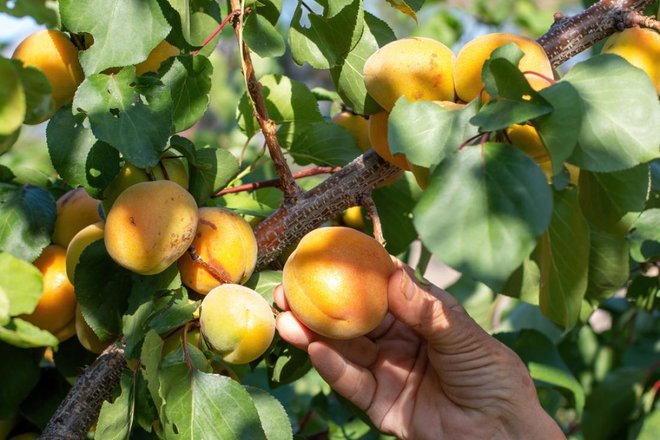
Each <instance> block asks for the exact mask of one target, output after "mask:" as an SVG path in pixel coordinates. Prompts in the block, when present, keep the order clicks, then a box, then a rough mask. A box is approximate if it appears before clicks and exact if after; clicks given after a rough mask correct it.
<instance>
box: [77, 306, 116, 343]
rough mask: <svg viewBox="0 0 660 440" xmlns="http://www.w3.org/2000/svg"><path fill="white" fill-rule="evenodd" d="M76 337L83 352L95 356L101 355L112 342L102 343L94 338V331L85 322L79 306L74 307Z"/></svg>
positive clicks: (97, 338) (96, 337)
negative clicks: (89, 352) (83, 348)
mask: <svg viewBox="0 0 660 440" xmlns="http://www.w3.org/2000/svg"><path fill="white" fill-rule="evenodd" d="M76 336H78V341H79V342H80V345H82V346H83V347H85V350H88V351H91V352H92V353H96V354H100V353H102V352H103V350H105V349H106V348H108V347H109V346H110V344H112V342H113V341H112V340H108V341H102V340H100V339H99V337H98V336H96V333H94V330H92V328H91V327H90V326H89V324H87V321H85V317H84V316H83V314H82V312H81V311H80V306H77V307H76Z"/></svg>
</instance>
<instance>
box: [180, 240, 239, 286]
mask: <svg viewBox="0 0 660 440" xmlns="http://www.w3.org/2000/svg"><path fill="white" fill-rule="evenodd" d="M188 254H189V255H190V258H192V260H193V262H194V263H195V264H199V265H200V266H202V267H203V268H204V269H206V271H207V272H208V273H210V274H211V276H212V277H213V278H215V279H216V280H218V281H220V282H221V283H223V284H231V283H232V282H233V281H232V279H231V276H230V275H229V274H228V273H227V271H225V270H224V269H223V268H222V267H214V266H211V265H210V264H209V263H207V262H206V261H204V259H203V258H202V257H201V256H200V255H199V254H198V253H197V250H196V249H195V246H190V247H189V248H188Z"/></svg>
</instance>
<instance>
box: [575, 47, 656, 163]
mask: <svg viewBox="0 0 660 440" xmlns="http://www.w3.org/2000/svg"><path fill="white" fill-rule="evenodd" d="M563 81H567V82H568V83H570V84H571V85H572V86H573V87H574V88H575V90H576V91H577V92H578V94H579V95H580V99H581V101H582V109H583V119H582V126H581V129H580V135H579V140H578V145H577V147H576V148H575V151H574V152H573V155H572V156H571V157H570V159H569V162H571V163H573V164H575V165H577V166H579V167H580V168H583V169H585V170H589V171H599V172H609V171H620V170H624V169H627V168H632V167H634V166H635V165H639V164H640V163H644V162H648V161H650V160H652V159H654V158H657V157H659V156H660V139H659V138H658V132H657V127H658V126H660V106H658V99H657V94H656V93H655V88H654V87H653V85H652V84H651V82H650V81H649V78H648V76H647V75H646V74H645V73H644V72H642V71H641V70H640V69H637V68H635V67H633V66H632V65H631V64H630V63H628V62H627V61H626V60H624V59H623V58H621V57H619V56H617V55H612V54H605V55H598V56H595V57H593V58H590V59H588V60H587V61H583V62H581V63H579V64H576V65H575V66H574V67H573V68H572V69H571V70H570V71H569V72H568V74H566V76H565V77H564V79H563ZM631 84H634V85H635V87H631V86H630V85H631Z"/></svg>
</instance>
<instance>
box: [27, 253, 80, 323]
mask: <svg viewBox="0 0 660 440" xmlns="http://www.w3.org/2000/svg"><path fill="white" fill-rule="evenodd" d="M33 264H34V265H35V266H36V267H37V269H39V271H40V272H41V275H42V277H43V292H42V293H41V297H40V298H39V303H38V304H37V307H36V308H35V309H34V311H33V312H32V313H30V314H29V315H24V316H21V318H22V319H24V320H26V321H28V322H30V323H32V324H34V325H36V326H37V327H39V328H41V329H43V330H47V331H49V332H51V333H52V334H56V333H58V332H59V331H61V330H63V329H64V328H65V327H66V326H67V325H68V324H69V323H70V322H72V320H73V319H74V316H75V313H76V304H77V302H76V295H75V294H74V293H73V285H72V284H71V283H70V282H69V279H68V278H67V276H66V249H64V248H63V247H62V246H57V245H50V246H48V247H46V248H45V249H44V250H43V252H42V253H41V255H40V256H39V258H37V259H36V260H35V261H34V263H33Z"/></svg>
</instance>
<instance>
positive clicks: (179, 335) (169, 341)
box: [161, 328, 202, 358]
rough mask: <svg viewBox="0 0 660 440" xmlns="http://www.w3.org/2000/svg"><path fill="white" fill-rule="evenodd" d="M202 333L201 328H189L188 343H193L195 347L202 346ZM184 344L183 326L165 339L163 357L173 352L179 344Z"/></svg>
mask: <svg viewBox="0 0 660 440" xmlns="http://www.w3.org/2000/svg"><path fill="white" fill-rule="evenodd" d="M201 337H202V335H201V333H200V331H199V329H197V328H191V329H190V330H188V335H186V340H187V341H188V344H191V345H193V346H195V347H198V348H199V347H201V346H200V341H201ZM182 344H183V328H181V329H179V330H177V331H176V332H174V334H172V335H169V336H168V337H167V338H166V339H165V341H164V342H163V348H162V350H161V357H163V358H164V357H165V356H167V355H168V354H170V353H172V352H173V351H174V350H176V349H177V347H179V345H182Z"/></svg>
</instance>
